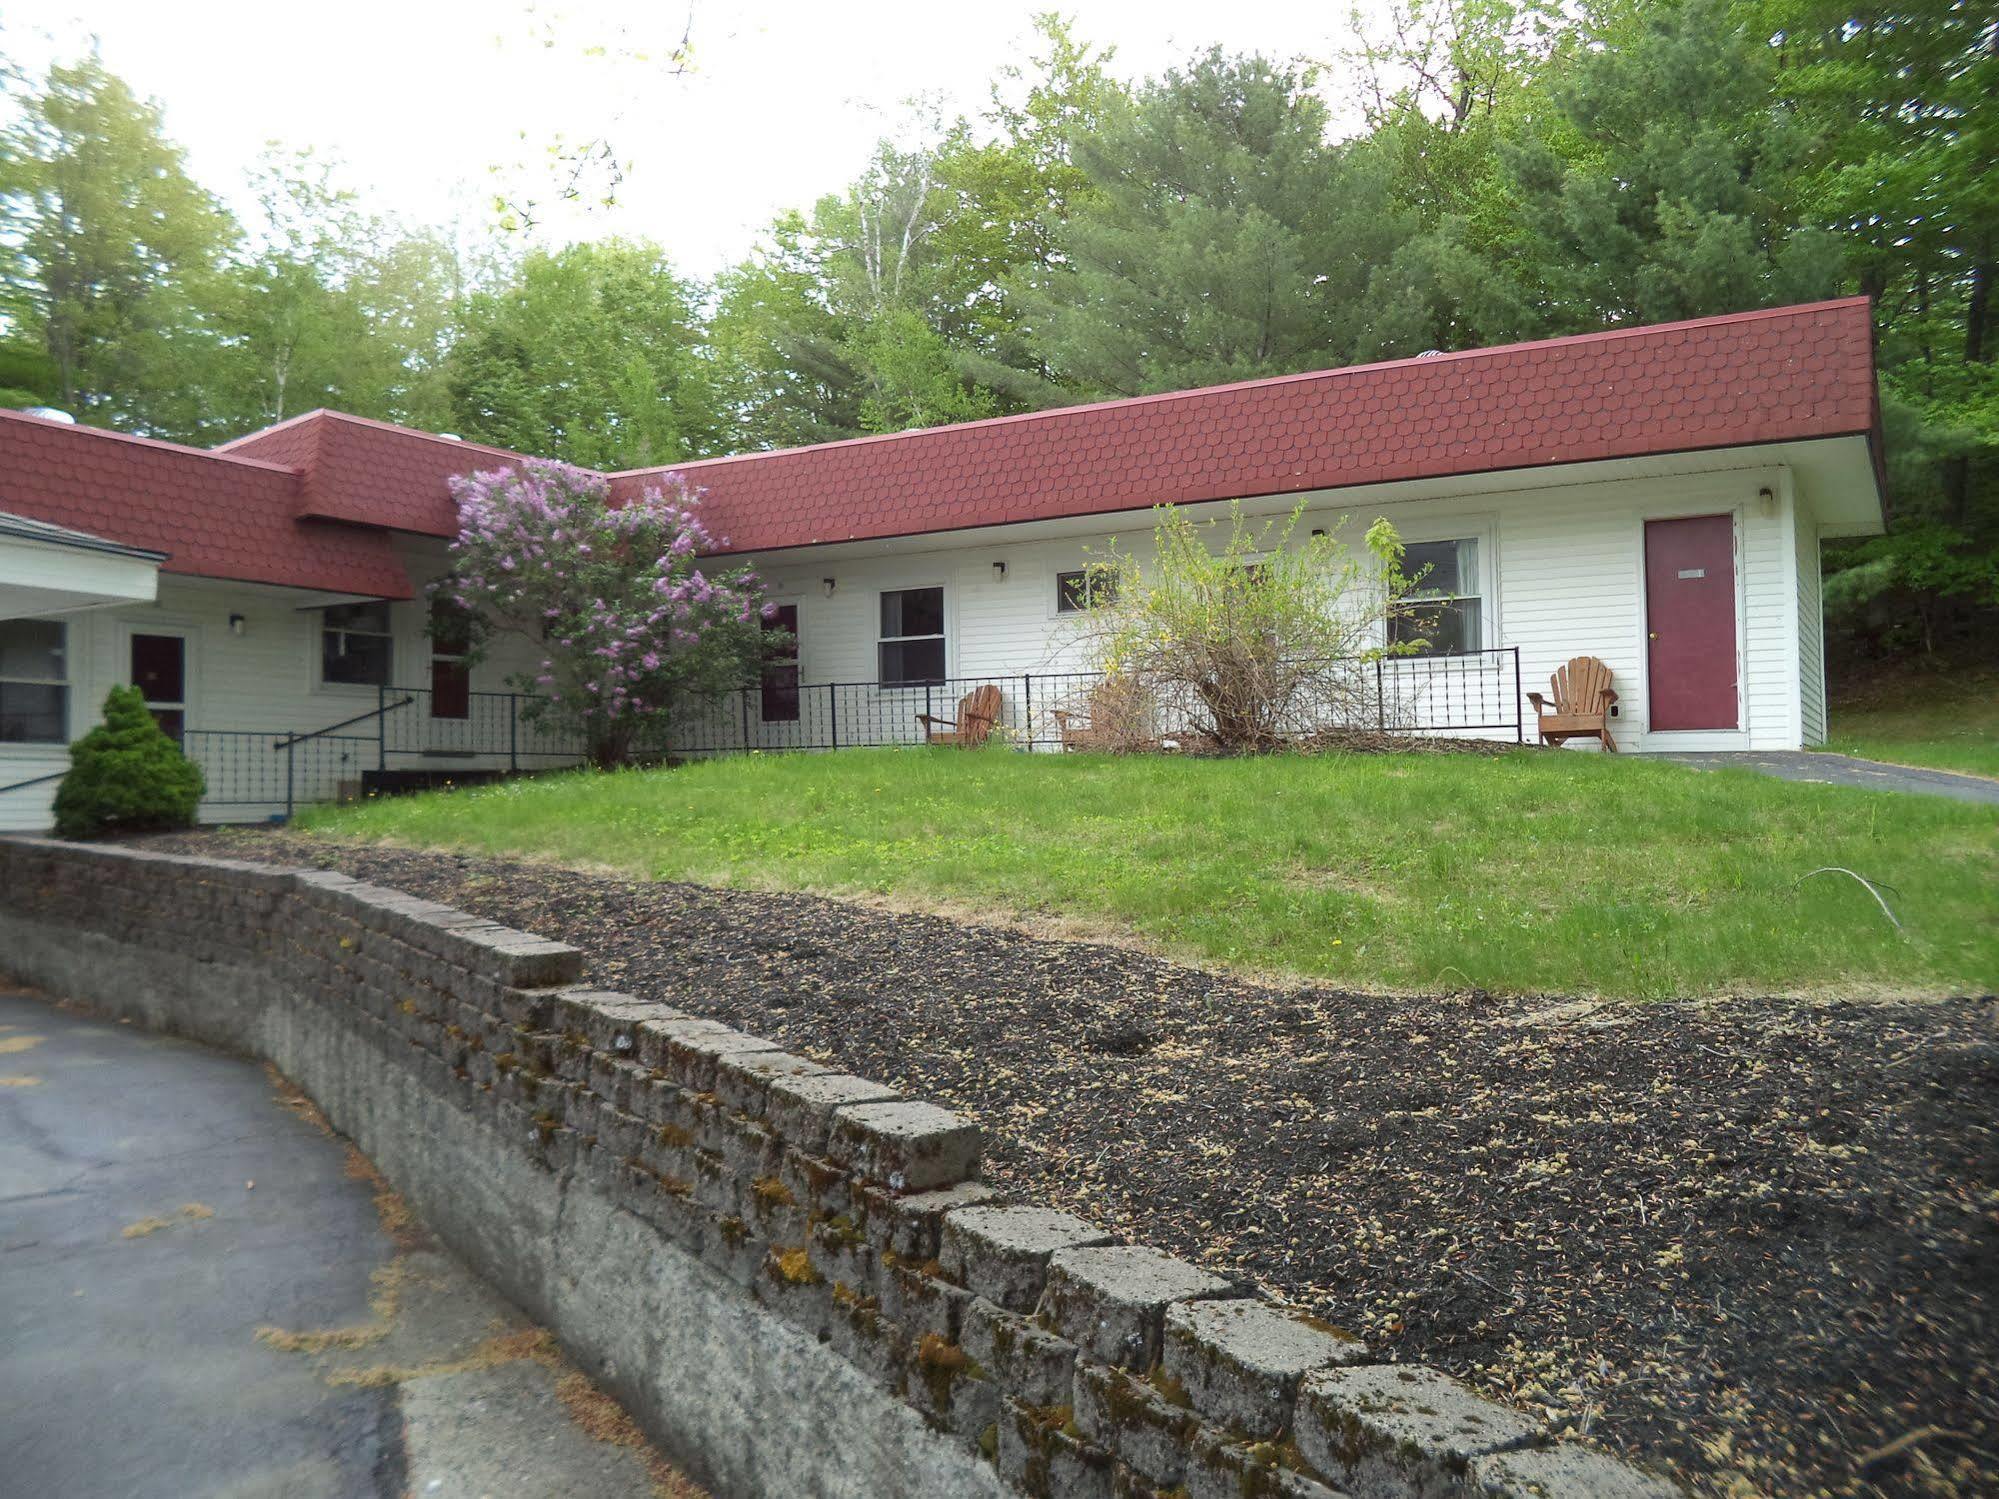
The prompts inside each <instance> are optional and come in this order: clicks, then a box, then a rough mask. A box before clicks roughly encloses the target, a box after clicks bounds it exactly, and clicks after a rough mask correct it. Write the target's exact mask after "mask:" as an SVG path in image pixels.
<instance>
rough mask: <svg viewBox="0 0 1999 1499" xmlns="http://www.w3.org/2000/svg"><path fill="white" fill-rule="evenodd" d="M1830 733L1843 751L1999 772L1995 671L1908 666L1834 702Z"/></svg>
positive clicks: (1998, 699)
mask: <svg viewBox="0 0 1999 1499" xmlns="http://www.w3.org/2000/svg"><path fill="white" fill-rule="evenodd" d="M1831 731H1832V732H1831V739H1830V742H1829V743H1827V745H1826V746H1825V747H1826V748H1827V749H1829V750H1836V751H1838V752H1839V753H1840V754H1844V755H1860V756H1863V757H1865V758H1866V759H1869V760H1890V761H1893V762H1895V763H1897V764H1900V765H1926V766H1929V767H1930V768H1932V769H1934V770H1961V771H1966V772H1968V773H1969V774H1971V775H1978V776H1993V777H1999V674H1995V673H1991V672H1984V673H1978V672H1964V673H1958V674H1955V675H1942V674H1938V673H1928V672H1920V671H1912V672H1911V673H1910V674H1908V675H1906V676H1903V677H1899V678H1892V679H1883V680H1879V681H1877V682H1875V683H1873V684H1872V685H1871V686H1870V687H1869V688H1868V689H1867V690H1866V691H1865V692H1864V694H1863V695H1862V696H1860V697H1859V698H1858V699H1857V700H1856V701H1851V702H1842V703H1835V704H1834V705H1833V709H1832V724H1831Z"/></svg>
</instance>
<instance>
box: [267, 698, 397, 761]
mask: <svg viewBox="0 0 1999 1499" xmlns="http://www.w3.org/2000/svg"><path fill="white" fill-rule="evenodd" d="M404 690H405V691H407V689H404ZM415 701H416V699H415V698H414V697H406V698H404V699H403V700H402V701H401V702H399V703H383V704H382V705H381V706H380V707H377V708H370V709H369V710H368V711H367V712H366V713H356V714H355V715H354V716H353V717H352V718H343V719H341V720H340V722H339V723H330V724H328V725H327V726H326V727H325V728H323V729H314V730H313V731H312V732H311V733H309V734H292V735H289V736H287V737H286V738H283V739H280V740H279V741H278V742H277V743H276V744H273V745H272V746H271V748H272V749H273V750H282V749H290V748H291V747H292V746H293V745H294V744H303V743H305V741H306V740H308V739H318V738H319V737H320V736H321V735H324V734H331V733H332V732H333V731H334V730H336V729H344V728H347V727H349V726H350V725H352V724H357V723H364V722H366V721H367V720H368V719H371V718H380V717H381V716H382V715H383V714H384V713H393V712H394V711H395V710H396V709H398V708H407V707H408V706H409V705H410V704H411V703H413V702H415Z"/></svg>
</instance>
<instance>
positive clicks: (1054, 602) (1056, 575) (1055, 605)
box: [1048, 562, 1101, 619]
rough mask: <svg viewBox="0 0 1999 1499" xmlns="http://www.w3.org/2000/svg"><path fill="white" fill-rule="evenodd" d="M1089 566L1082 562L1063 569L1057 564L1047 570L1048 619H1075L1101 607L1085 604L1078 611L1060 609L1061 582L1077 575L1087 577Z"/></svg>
mask: <svg viewBox="0 0 1999 1499" xmlns="http://www.w3.org/2000/svg"><path fill="white" fill-rule="evenodd" d="M1091 566H1092V564H1090V563H1089V562H1083V563H1081V564H1079V565H1078V566H1075V567H1064V566H1061V565H1059V564H1058V565H1057V566H1056V567H1054V568H1052V569H1050V570H1049V574H1048V584H1049V594H1048V617H1049V618H1050V619H1076V618H1079V617H1081V616H1083V615H1086V614H1092V613H1094V612H1095V611H1096V610H1097V609H1098V608H1099V607H1101V606H1100V605H1095V604H1086V605H1084V606H1083V607H1081V608H1079V609H1064V608H1063V607H1062V580H1063V579H1064V578H1069V577H1074V576H1076V575H1077V574H1079V573H1080V574H1084V575H1087V574H1088V573H1089V571H1090V568H1091Z"/></svg>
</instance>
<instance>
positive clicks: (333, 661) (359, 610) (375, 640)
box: [319, 602, 393, 687]
mask: <svg viewBox="0 0 1999 1499" xmlns="http://www.w3.org/2000/svg"><path fill="white" fill-rule="evenodd" d="M320 614H321V625H320V635H319V641H320V646H319V679H320V680H321V681H322V682H333V683H339V684H341V685H343V686H354V687H386V686H388V685H389V667H390V664H391V662H392V660H393V652H392V651H391V649H390V641H389V606H388V605H387V604H385V603H381V602H375V603H368V604H335V605H333V607H332V608H330V609H324V610H321V611H320Z"/></svg>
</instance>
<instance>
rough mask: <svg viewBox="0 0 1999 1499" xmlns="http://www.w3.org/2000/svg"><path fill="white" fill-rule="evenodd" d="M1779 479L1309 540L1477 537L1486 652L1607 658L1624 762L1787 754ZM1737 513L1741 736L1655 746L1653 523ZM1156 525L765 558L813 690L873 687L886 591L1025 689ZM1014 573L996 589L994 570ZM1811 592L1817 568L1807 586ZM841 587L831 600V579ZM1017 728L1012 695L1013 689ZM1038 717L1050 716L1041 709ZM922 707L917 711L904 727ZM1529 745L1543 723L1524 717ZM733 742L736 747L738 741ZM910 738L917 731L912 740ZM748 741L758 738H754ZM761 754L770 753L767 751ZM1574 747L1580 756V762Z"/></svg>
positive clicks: (1794, 680)
mask: <svg viewBox="0 0 1999 1499" xmlns="http://www.w3.org/2000/svg"><path fill="white" fill-rule="evenodd" d="M1782 477H1783V476H1782V474H1781V471H1779V470H1776V469H1769V468H1753V469H1737V470H1728V471H1724V472H1719V473H1715V472H1708V473H1690V474H1688V475H1686V476H1684V477H1680V478H1647V479H1630V480H1616V481H1608V482H1596V483H1588V484H1574V485H1555V486H1550V487H1548V488H1543V489H1535V490H1514V491H1507V492H1504V493H1496V494H1484V495H1480V494H1468V495H1464V496H1460V497H1457V498H1453V499H1448V500H1427V501H1420V502H1405V503H1401V504H1394V505H1379V504H1375V503H1373V502H1372V501H1370V499H1369V497H1368V496H1367V495H1366V494H1364V493H1362V494H1353V495H1346V496H1325V497H1323V499H1322V500H1315V501H1314V503H1313V504H1312V506H1311V507H1310V509H1309V510H1308V512H1307V516H1306V520H1305V523H1304V526H1303V527H1302V528H1301V530H1309V529H1311V528H1312V527H1314V526H1318V527H1327V528H1335V527H1338V526H1339V523H1340V522H1341V521H1342V520H1344V521H1345V522H1346V525H1345V527H1344V528H1343V530H1342V534H1343V536H1344V537H1345V539H1346V540H1347V541H1348V542H1349V544H1350V545H1358V542H1359V533H1360V532H1361V531H1362V530H1364V529H1365V526H1366V524H1367V523H1368V522H1370V521H1372V520H1373V519H1374V517H1376V516H1377V515H1380V516H1385V517H1386V518H1387V519H1388V520H1390V521H1391V522H1393V523H1394V524H1395V525H1396V526H1397V528H1398V529H1399V530H1400V531H1401V532H1402V534H1403V536H1404V538H1405V539H1408V540H1441V539H1447V538H1453V537H1462V536H1475V537H1477V538H1479V540H1480V543H1481V553H1482V562H1481V570H1482V572H1483V574H1484V578H1483V587H1484V600H1485V607H1484V613H1485V628H1486V644H1487V645H1488V646H1500V647H1509V646H1517V647H1519V649H1520V671H1521V685H1522V687H1523V688H1524V689H1527V690H1545V689H1544V684H1545V683H1546V682H1547V680H1548V678H1549V676H1550V675H1552V673H1553V672H1554V671H1555V669H1556V668H1557V667H1558V666H1560V665H1561V664H1562V663H1563V662H1565V661H1567V660H1569V659H1570V658H1571V657H1573V656H1581V655H1589V656H1597V657H1600V658H1601V659H1602V660H1603V661H1605V662H1606V663H1607V664H1608V665H1609V666H1610V668H1611V672H1612V677H1613V681H1614V683H1615V685H1616V688H1617V690H1618V693H1619V695H1620V703H1619V713H1618V717H1617V719H1616V720H1615V730H1614V731H1615V733H1616V735H1617V738H1618V742H1619V745H1620V746H1621V747H1623V748H1625V749H1645V748H1648V747H1649V748H1662V749H1663V748H1675V747H1679V748H1699V747H1703V746H1705V747H1712V748H1717V749H1748V748H1754V749H1781V748H1794V747H1796V745H1797V742H1798V734H1797V730H1796V728H1795V719H1794V713H1795V711H1796V703H1797V693H1798V675H1797V670H1796V666H1795V662H1796V659H1797V658H1796V651H1797V644H1798V634H1797V632H1798V628H1799V610H1800V604H1799V601H1798V599H1797V598H1796V596H1795V595H1794V592H1793V590H1792V588H1791V584H1790V578H1789V576H1788V575H1789V572H1790V567H1791V559H1790V558H1788V557H1787V556H1786V551H1787V549H1788V548H1789V547H1790V546H1791V545H1792V541H1793V538H1792V535H1791V522H1790V521H1789V519H1788V517H1786V516H1785V515H1784V514H1783V513H1782V512H1778V513H1776V514H1765V513H1764V512H1765V510H1766V509H1767V508H1770V507H1767V506H1766V505H1764V504H1763V503H1761V502H1759V499H1758V491H1759V490H1761V489H1764V488H1771V489H1775V488H1777V487H1778V486H1779V485H1780V483H1781V481H1782ZM1723 513H1726V514H1730V515H1733V516H1734V517H1735V523H1736V550H1737V556H1736V569H1737V584H1738V588H1737V591H1738V632H1739V649H1740V661H1741V674H1740V675H1741V684H1742V686H1741V692H1742V703H1741V710H1742V711H1741V726H1740V727H1739V728H1738V729H1737V730H1735V731H1733V732H1717V733H1713V734H1676V735H1671V736H1660V735H1653V734H1651V733H1650V732H1649V730H1648V718H1649V715H1648V713H1647V701H1646V687H1645V664H1646V651H1645V603H1644V542H1645V522H1646V521H1647V520H1648V519H1655V518H1664V517H1670V516H1678V515H1712V514H1723ZM1149 526H1150V520H1149V518H1146V519H1144V520H1141V521H1139V522H1138V523H1137V525H1136V526H1134V527H1132V528H1130V529H1127V530H1124V531H1121V532H1117V533H1110V532H1106V533H1103V534H1100V535H1089V536H1075V537H1065V538H1062V539H1059V540H1037V539H1033V538H1031V537H1029V538H1027V539H1023V538H1022V536H1021V535H1019V534H1016V535H1014V536H1012V537H1008V538H991V539H984V540H975V541H966V540H963V539H961V540H958V541H956V542H955V543H953V542H950V541H948V540H946V539H945V538H938V545H937V547H936V549H935V550H929V551H921V552H915V551H912V552H908V553H904V554H898V555H894V556H854V555H847V556H840V557H839V558H838V560H834V558H833V557H830V556H827V557H818V558H815V557H814V556H813V555H812V554H810V553H800V554H792V555H779V556H773V557H769V558H764V559H760V562H761V565H762V568H763V571H764V573H765V576H766V577H768V578H769V579H771V580H772V581H773V584H774V585H775V590H776V591H775V596H776V597H778V598H780V599H781V600H783V601H785V602H795V603H797V605H798V606H799V636H800V652H801V659H800V678H801V680H802V681H804V682H806V683H823V682H831V681H869V680H872V679H873V678H874V676H875V675H876V671H875V662H874V645H875V628H876V612H875V611H876V609H877V607H878V603H877V600H878V598H879V595H880V592H881V590H883V589H885V588H905V587H918V586H922V585H925V584H931V583H941V584H942V585H943V586H944V587H945V589H946V608H947V613H948V628H949V631H950V653H949V661H950V671H951V674H952V675H953V676H955V677H960V678H977V677H988V676H990V677H997V678H1009V677H1013V678H1017V677H1019V676H1020V675H1022V674H1023V673H1037V674H1038V673H1056V672H1062V671H1070V670H1082V669H1085V668H1087V666H1088V661H1087V659H1086V653H1085V652H1084V651H1083V650H1082V649H1081V647H1080V644H1079V641H1078V639H1077V634H1076V631H1075V629H1074V627H1073V625H1071V624H1070V623H1069V622H1067V621H1065V620H1063V619H1062V618H1060V617H1058V616H1057V615H1056V613H1055V610H1054V596H1055V574H1056V573H1057V572H1058V571H1064V570H1068V569H1072V568H1077V567H1081V566H1082V565H1084V563H1085V562H1086V561H1087V560H1088V559H1089V558H1090V557H1091V556H1092V555H1100V554H1101V552H1102V550H1103V549H1104V548H1105V547H1106V546H1107V545H1108V544H1109V543H1110V542H1111V541H1112V540H1113V537H1115V539H1116V542H1117V544H1118V545H1119V546H1120V547H1121V548H1122V549H1123V550H1125V551H1126V552H1128V553H1130V554H1131V555H1133V556H1135V557H1137V558H1138V559H1139V561H1140V562H1141V564H1143V562H1144V561H1145V560H1146V559H1147V557H1148V556H1149V554H1150V533H1149ZM995 561H1004V562H1005V563H1006V564H1007V576H1006V579H1005V581H1003V582H996V581H995V580H994V578H993V575H992V564H993V563H994V562H995ZM1811 572H1812V576H1813V577H1814V578H1816V567H1815V566H1814V567H1813V568H1812V570H1811ZM826 577H832V578H833V579H834V580H835V584H834V592H833V596H832V597H831V598H828V597H826V595H825V593H824V585H823V579H824V578H826ZM1002 689H1003V691H1004V692H1006V694H1007V712H1008V714H1009V716H1010V717H1011V716H1012V715H1013V714H1014V713H1016V712H1017V710H1018V708H1019V706H1020V705H1019V703H1018V696H1019V691H1020V690H1019V689H1015V688H1013V687H1012V686H1011V684H1010V683H1006V682H1003V683H1002ZM1034 706H1035V709H1036V711H1037V713H1038V712H1039V711H1040V710H1041V709H1043V708H1045V707H1046V706H1048V704H1046V703H1042V702H1038V701H1037V702H1036V704H1035V705H1034ZM918 711H921V705H920V704H918V705H917V706H915V707H913V708H910V709H908V713H909V714H912V715H913V713H915V712H918ZM1521 716H1522V718H1523V721H1524V722H1525V723H1526V724H1527V726H1528V732H1529V735H1530V737H1531V731H1532V723H1533V712H1532V709H1531V707H1528V706H1527V705H1525V704H1524V703H1523V704H1522V715H1521ZM733 734H734V737H733V739H732V740H731V742H739V741H740V739H741V732H740V730H739V729H738V730H734V731H733ZM912 736H913V730H912ZM751 737H752V738H753V739H757V738H759V735H758V733H757V730H756V726H755V725H754V724H753V725H752V736H751ZM763 742H767V743H774V742H776V741H775V740H772V739H769V738H765V739H764V740H763ZM1578 747H1580V746H1578Z"/></svg>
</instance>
